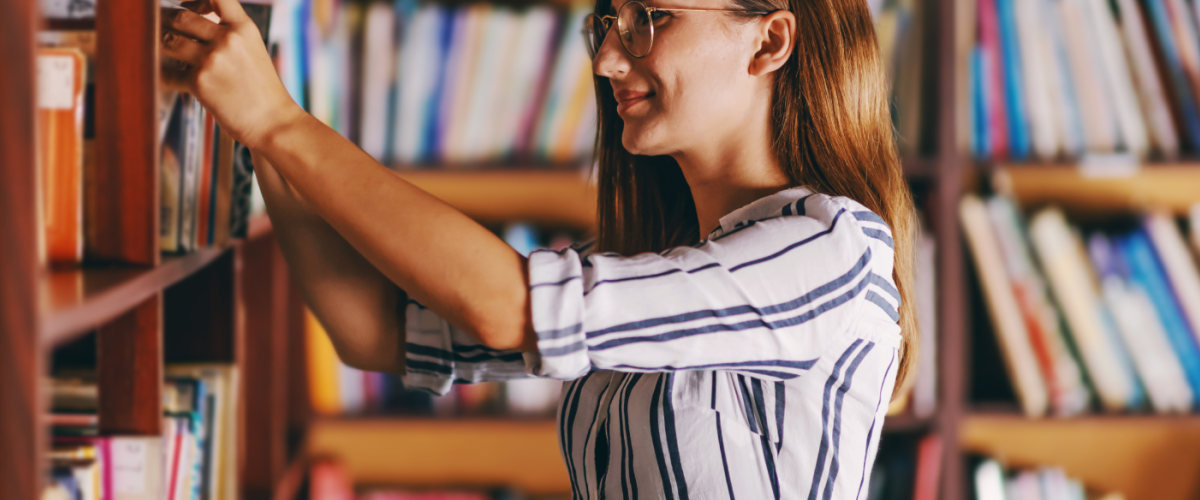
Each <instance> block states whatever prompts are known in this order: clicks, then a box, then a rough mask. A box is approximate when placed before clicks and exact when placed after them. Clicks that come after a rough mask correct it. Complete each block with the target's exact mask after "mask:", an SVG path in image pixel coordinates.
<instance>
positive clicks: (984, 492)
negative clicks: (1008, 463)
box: [975, 459, 1008, 500]
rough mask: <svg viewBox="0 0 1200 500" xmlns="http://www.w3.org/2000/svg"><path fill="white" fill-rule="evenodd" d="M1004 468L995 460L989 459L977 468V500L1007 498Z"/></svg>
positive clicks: (1002, 499) (1003, 499) (1004, 499)
mask: <svg viewBox="0 0 1200 500" xmlns="http://www.w3.org/2000/svg"><path fill="white" fill-rule="evenodd" d="M1004 483H1005V481H1004V469H1003V468H1001V467H1000V464H999V463H997V462H996V461H995V460H992V459H987V460H984V461H983V462H981V463H980V464H979V466H978V467H976V468H975V498H976V500H1006V499H1007V498H1008V496H1007V495H1006V494H1005V490H1006V488H1005V485H1004Z"/></svg>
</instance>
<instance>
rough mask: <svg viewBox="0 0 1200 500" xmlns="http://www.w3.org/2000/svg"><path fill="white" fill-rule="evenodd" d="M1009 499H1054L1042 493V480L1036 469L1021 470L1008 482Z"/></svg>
mask: <svg viewBox="0 0 1200 500" xmlns="http://www.w3.org/2000/svg"><path fill="white" fill-rule="evenodd" d="M1009 485H1010V486H1011V487H1010V488H1009V490H1008V491H1009V496H1008V498H1010V499H1014V500H1015V499H1020V500H1055V499H1052V498H1050V497H1047V496H1045V495H1043V494H1042V493H1043V492H1042V481H1041V478H1040V477H1039V475H1038V471H1037V470H1023V471H1021V472H1018V473H1017V475H1016V476H1014V477H1013V478H1012V481H1010V482H1009Z"/></svg>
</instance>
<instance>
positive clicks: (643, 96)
mask: <svg viewBox="0 0 1200 500" xmlns="http://www.w3.org/2000/svg"><path fill="white" fill-rule="evenodd" d="M613 97H615V98H616V99H617V114H620V115H623V114H625V112H626V111H628V110H629V108H631V107H633V106H635V105H637V104H638V103H641V102H644V101H646V100H648V99H650V98H651V97H654V93H653V92H635V91H632V90H621V91H617V92H614V93H613Z"/></svg>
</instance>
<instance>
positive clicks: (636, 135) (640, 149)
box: [621, 122, 663, 156]
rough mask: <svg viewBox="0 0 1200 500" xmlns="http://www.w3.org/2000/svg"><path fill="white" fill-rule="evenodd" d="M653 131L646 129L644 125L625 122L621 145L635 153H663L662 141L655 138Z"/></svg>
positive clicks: (647, 154)
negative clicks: (632, 124) (639, 125)
mask: <svg viewBox="0 0 1200 500" xmlns="http://www.w3.org/2000/svg"><path fill="white" fill-rule="evenodd" d="M654 135H655V134H653V133H652V132H651V131H648V130H645V129H643V128H642V127H638V126H630V123H628V122H626V123H625V128H624V130H622V131H621V145H622V146H624V147H625V150H626V151H629V152H630V153H632V154H635V155H641V156H655V155H659V154H662V153H661V152H660V151H661V150H662V149H663V148H662V147H661V145H660V144H659V142H660V141H657V140H655V138H654Z"/></svg>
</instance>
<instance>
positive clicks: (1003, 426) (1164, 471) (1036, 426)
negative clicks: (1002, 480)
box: [960, 413, 1200, 500]
mask: <svg viewBox="0 0 1200 500" xmlns="http://www.w3.org/2000/svg"><path fill="white" fill-rule="evenodd" d="M960 436H961V440H962V447H963V450H965V451H970V452H975V453H981V454H986V455H989V456H992V457H996V458H998V459H999V460H1001V461H1003V462H1005V463H1007V464H1008V465H1013V466H1018V467H1019V466H1038V465H1052V466H1058V467H1062V468H1063V469H1064V470H1065V471H1066V472H1067V474H1069V475H1071V476H1074V477H1078V478H1080V479H1081V480H1083V481H1084V483H1085V484H1087V485H1089V486H1092V487H1095V488H1099V489H1106V490H1109V491H1120V492H1123V493H1124V494H1125V498H1129V499H1131V500H1133V499H1142V498H1147V499H1150V498H1153V499H1160V500H1185V499H1190V498H1195V492H1196V491H1197V490H1200V475H1197V474H1196V471H1197V470H1200V416H1195V415H1183V416H1157V415H1154V416H1150V415H1098V416H1088V417H1079V418H1062V419H1052V418H1048V419H1029V418H1025V417H1023V416H1020V415H1017V414H1004V413H972V414H971V415H969V416H968V417H967V418H966V419H965V420H964V421H963V425H962V428H961V430H960Z"/></svg>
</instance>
